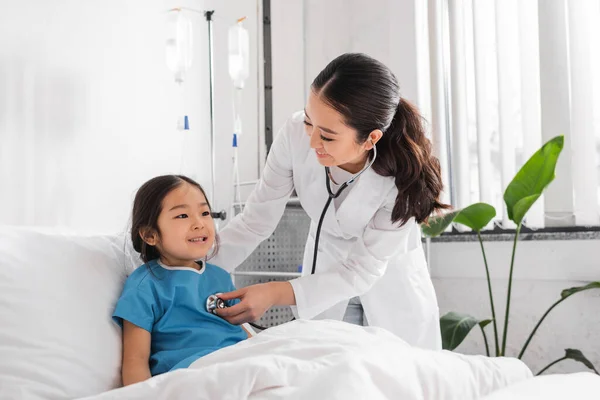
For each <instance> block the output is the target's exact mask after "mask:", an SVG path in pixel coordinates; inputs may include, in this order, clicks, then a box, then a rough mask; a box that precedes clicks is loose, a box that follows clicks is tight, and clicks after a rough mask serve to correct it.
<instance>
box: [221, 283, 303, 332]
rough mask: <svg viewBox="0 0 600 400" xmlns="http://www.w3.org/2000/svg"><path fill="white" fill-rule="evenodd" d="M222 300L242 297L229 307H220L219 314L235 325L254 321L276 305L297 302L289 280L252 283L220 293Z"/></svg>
mask: <svg viewBox="0 0 600 400" xmlns="http://www.w3.org/2000/svg"><path fill="white" fill-rule="evenodd" d="M219 298H221V300H224V301H227V300H234V299H240V302H239V303H238V304H236V305H234V306H231V307H227V308H218V309H217V310H216V312H217V315H218V316H219V317H221V318H223V319H225V320H226V321H227V322H229V323H231V324H234V325H241V324H244V323H246V322H254V321H256V320H258V319H260V317H262V316H263V314H264V313H265V312H266V311H267V310H268V309H269V308H271V307H272V306H274V305H293V304H296V301H295V297H294V290H293V289H292V285H291V284H290V283H289V282H268V283H261V284H258V285H251V286H247V287H245V288H241V289H238V290H234V291H233V292H228V293H221V294H219Z"/></svg>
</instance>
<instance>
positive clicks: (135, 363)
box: [121, 320, 152, 386]
mask: <svg viewBox="0 0 600 400" xmlns="http://www.w3.org/2000/svg"><path fill="white" fill-rule="evenodd" d="M149 360H150V332H148V331H147V330H145V329H142V328H140V327H139V326H137V325H134V324H132V323H131V322H129V321H126V320H123V366H122V370H121V374H122V378H123V386H127V385H131V384H134V383H138V382H141V381H145V380H146V379H150V378H151V377H152V375H151V374H150V366H149Z"/></svg>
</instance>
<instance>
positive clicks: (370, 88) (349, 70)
mask: <svg viewBox="0 0 600 400" xmlns="http://www.w3.org/2000/svg"><path fill="white" fill-rule="evenodd" d="M312 90H313V91H314V92H315V94H317V95H319V96H320V98H321V99H322V100H323V101H324V102H325V103H327V104H328V105H330V106H331V107H333V108H334V109H335V110H336V111H338V112H339V113H340V114H342V116H343V117H344V122H345V124H346V125H347V126H349V127H351V128H353V129H355V130H356V131H357V138H356V141H357V143H358V144H362V143H364V142H365V141H366V140H367V139H368V138H369V134H370V133H371V132H372V131H374V130H376V129H379V130H381V131H382V132H383V136H382V137H381V139H380V140H379V142H377V158H376V159H375V162H374V163H373V170H374V171H375V172H376V173H378V174H379V175H382V176H393V177H394V179H395V183H396V187H397V188H398V196H397V197H396V203H395V204H394V209H393V211H392V222H394V223H395V222H398V221H400V222H401V224H402V225H404V224H405V223H406V222H407V221H408V220H409V219H410V218H411V217H415V219H416V221H417V222H418V223H421V222H424V221H427V218H428V217H429V215H431V214H432V213H433V212H436V211H439V210H442V209H446V208H449V207H450V206H449V205H446V204H443V203H441V202H440V200H439V198H440V194H441V192H442V190H443V184H442V177H441V171H440V162H439V160H438V159H437V158H436V157H434V156H433V155H432V150H431V142H430V141H429V139H428V138H427V137H426V136H425V129H424V127H423V118H422V117H421V115H420V114H419V112H418V110H417V108H416V107H415V106H414V105H412V104H411V103H409V102H408V101H406V100H405V99H403V98H401V97H400V86H399V85H398V80H397V79H396V77H395V76H394V74H393V73H392V72H391V71H390V69H389V68H388V67H386V66H385V65H383V64H382V63H381V62H379V61H377V60H375V59H373V58H371V57H369V56H367V55H365V54H356V53H348V54H343V55H341V56H339V57H337V58H336V59H335V60H333V61H331V62H330V63H329V65H327V66H326V67H325V69H323V71H321V73H319V75H318V76H317V77H316V78H315V80H314V81H313V83H312ZM371 153H372V150H371ZM371 157H372V155H371Z"/></svg>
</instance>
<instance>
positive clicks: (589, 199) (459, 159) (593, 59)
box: [429, 0, 600, 228]
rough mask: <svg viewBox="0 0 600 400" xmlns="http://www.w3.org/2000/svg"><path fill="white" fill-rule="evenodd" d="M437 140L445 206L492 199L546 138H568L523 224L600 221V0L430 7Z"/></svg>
mask: <svg viewBox="0 0 600 400" xmlns="http://www.w3.org/2000/svg"><path fill="white" fill-rule="evenodd" d="M429 7H430V9H429V22H430V24H429V26H430V32H429V35H430V37H429V45H430V59H431V66H432V68H431V79H432V80H431V86H432V126H433V141H434V145H435V148H436V151H437V154H438V156H439V157H440V161H441V162H442V165H443V168H444V170H445V180H446V182H447V184H446V186H447V187H448V188H449V191H448V193H447V194H446V195H447V200H448V201H451V202H452V204H453V205H454V206H456V207H465V206H467V205H469V204H472V203H475V202H479V201H484V202H487V203H489V204H492V205H493V206H494V207H495V208H496V210H497V211H498V213H499V215H498V219H499V220H498V221H497V222H498V223H501V225H502V227H504V228H511V227H514V225H511V224H512V223H511V222H510V221H509V220H508V218H507V215H506V211H505V206H504V201H503V199H502V196H503V193H504V189H505V188H506V186H507V185H508V184H509V182H510V180H511V179H512V178H513V176H514V174H515V173H516V172H517V171H518V170H519V168H520V167H521V166H522V165H523V163H524V162H525V161H526V160H527V159H528V158H529V157H530V155H531V154H533V152H535V151H536V150H537V149H538V148H539V147H540V146H541V145H542V144H543V143H544V142H546V141H548V140H550V139H551V138H552V137H555V136H557V135H559V134H564V135H565V148H564V150H563V152H562V154H561V158H560V160H559V163H558V165H557V171H556V179H555V181H554V182H553V183H552V184H551V185H550V187H549V188H548V189H547V191H546V193H545V195H544V197H543V198H542V199H540V200H539V201H538V203H537V204H536V205H535V206H534V208H533V209H532V210H530V212H529V214H528V216H527V220H526V221H525V225H526V226H528V227H531V228H541V227H551V226H573V225H579V226H590V225H600V212H599V210H600V4H599V2H597V1H588V0H550V1H543V2H541V1H540V2H538V1H533V0H527V1H523V0H521V1H519V0H476V1H475V0H434V1H432V2H430V3H429Z"/></svg>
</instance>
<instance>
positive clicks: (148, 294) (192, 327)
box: [113, 260, 247, 376]
mask: <svg viewBox="0 0 600 400" xmlns="http://www.w3.org/2000/svg"><path fill="white" fill-rule="evenodd" d="M232 290H235V287H234V286H233V283H232V281H231V276H230V275H229V274H228V273H227V272H226V271H225V270H223V269H221V268H219V267H217V266H215V265H212V264H203V265H202V268H201V269H200V270H195V269H193V268H186V267H167V266H164V265H162V264H161V263H160V262H158V260H153V261H150V262H148V263H146V264H144V265H142V266H141V267H139V268H137V269H136V270H135V271H134V272H133V273H132V274H131V275H130V276H129V278H127V281H126V282H125V286H124V288H123V292H122V293H121V297H120V298H119V300H118V301H117V305H116V308H115V311H114V313H113V319H114V321H115V322H116V323H118V324H119V325H121V326H122V320H127V321H129V322H131V323H132V324H134V325H137V326H139V327H140V328H142V329H145V330H146V331H148V332H150V334H151V349H150V372H151V374H152V375H153V376H154V375H158V374H162V373H164V372H167V371H171V370H174V369H178V368H187V367H189V366H190V364H191V363H192V362H194V361H195V360H197V359H198V358H200V357H202V356H204V355H206V354H209V353H212V352H213V351H215V350H219V349H221V348H223V347H226V346H231V345H233V344H236V343H238V342H240V341H242V340H244V339H246V338H247V334H246V332H245V331H244V330H243V329H242V328H241V327H240V326H237V325H232V324H230V323H229V322H227V321H226V320H224V319H222V318H220V317H218V316H216V315H214V314H211V313H209V312H208V311H206V299H207V298H208V296H209V295H211V294H215V293H225V292H229V291H232Z"/></svg>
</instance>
